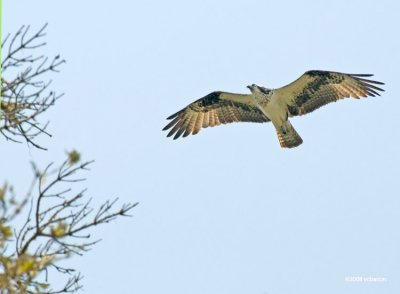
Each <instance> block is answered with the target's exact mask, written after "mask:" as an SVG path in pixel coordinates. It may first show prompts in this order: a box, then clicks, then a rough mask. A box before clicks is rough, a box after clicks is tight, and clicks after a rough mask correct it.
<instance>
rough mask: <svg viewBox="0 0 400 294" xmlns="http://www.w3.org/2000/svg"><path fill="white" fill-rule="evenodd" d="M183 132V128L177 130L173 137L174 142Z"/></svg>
mask: <svg viewBox="0 0 400 294" xmlns="http://www.w3.org/2000/svg"><path fill="white" fill-rule="evenodd" d="M184 131H185V128H183V127H182V128H180V129H179V131H178V132H177V133H176V134H175V136H174V140H176V139H178V138H179V137H180V136H181V135H182V133H183V132H184Z"/></svg>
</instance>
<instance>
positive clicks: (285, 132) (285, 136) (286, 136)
mask: <svg viewBox="0 0 400 294" xmlns="http://www.w3.org/2000/svg"><path fill="white" fill-rule="evenodd" d="M276 133H277V134H278V139H279V143H280V144H281V147H282V148H293V147H297V146H299V145H300V144H301V143H303V139H301V137H300V136H299V134H297V132H296V130H295V129H294V128H293V126H292V124H291V123H290V122H289V121H288V120H287V121H285V122H284V123H283V124H282V125H281V126H279V127H277V128H276Z"/></svg>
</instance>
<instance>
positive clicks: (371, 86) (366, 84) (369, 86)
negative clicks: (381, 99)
mask: <svg viewBox="0 0 400 294" xmlns="http://www.w3.org/2000/svg"><path fill="white" fill-rule="evenodd" d="M362 85H364V86H367V87H368V88H372V89H375V90H378V91H383V92H384V91H385V90H383V89H381V88H378V87H376V86H374V85H370V84H368V83H364V82H363V83H362Z"/></svg>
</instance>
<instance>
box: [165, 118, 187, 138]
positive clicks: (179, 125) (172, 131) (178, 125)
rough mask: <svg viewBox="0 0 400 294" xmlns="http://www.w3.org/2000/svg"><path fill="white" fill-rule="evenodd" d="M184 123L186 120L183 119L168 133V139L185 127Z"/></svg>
mask: <svg viewBox="0 0 400 294" xmlns="http://www.w3.org/2000/svg"><path fill="white" fill-rule="evenodd" d="M184 122H185V119H182V120H181V121H179V122H178V123H177V124H176V125H175V126H174V127H173V128H172V130H171V131H170V132H169V133H168V135H167V137H171V136H172V135H173V134H175V132H176V131H177V130H178V129H179V128H180V127H181V126H182V125H183V123H184Z"/></svg>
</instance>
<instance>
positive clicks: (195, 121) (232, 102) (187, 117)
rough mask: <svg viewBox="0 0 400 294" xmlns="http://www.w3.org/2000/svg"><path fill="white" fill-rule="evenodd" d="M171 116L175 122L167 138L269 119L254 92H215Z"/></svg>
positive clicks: (176, 137)
mask: <svg viewBox="0 0 400 294" xmlns="http://www.w3.org/2000/svg"><path fill="white" fill-rule="evenodd" d="M167 119H171V120H172V121H171V122H170V123H169V124H168V125H166V126H165V128H164V129H163V131H165V130H168V129H170V128H172V130H171V131H170V132H169V133H168V135H167V137H170V136H172V135H174V134H175V136H174V139H178V138H179V137H180V136H181V135H182V134H183V137H186V136H188V135H189V134H193V135H195V134H197V133H198V132H200V130H201V129H202V128H207V127H214V126H218V125H220V124H227V123H231V122H240V121H243V122H258V123H263V122H268V121H269V119H268V117H267V116H265V114H264V113H263V112H262V111H261V110H260V109H258V108H257V106H256V105H255V102H254V100H253V98H252V96H251V95H244V94H234V93H227V92H220V91H216V92H212V93H210V94H208V95H207V96H204V97H203V98H200V99H199V100H196V101H195V102H193V103H191V104H189V105H188V106H186V107H185V108H183V109H182V110H180V111H178V112H177V113H175V114H173V115H171V116H169V117H168V118H167Z"/></svg>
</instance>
